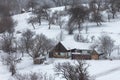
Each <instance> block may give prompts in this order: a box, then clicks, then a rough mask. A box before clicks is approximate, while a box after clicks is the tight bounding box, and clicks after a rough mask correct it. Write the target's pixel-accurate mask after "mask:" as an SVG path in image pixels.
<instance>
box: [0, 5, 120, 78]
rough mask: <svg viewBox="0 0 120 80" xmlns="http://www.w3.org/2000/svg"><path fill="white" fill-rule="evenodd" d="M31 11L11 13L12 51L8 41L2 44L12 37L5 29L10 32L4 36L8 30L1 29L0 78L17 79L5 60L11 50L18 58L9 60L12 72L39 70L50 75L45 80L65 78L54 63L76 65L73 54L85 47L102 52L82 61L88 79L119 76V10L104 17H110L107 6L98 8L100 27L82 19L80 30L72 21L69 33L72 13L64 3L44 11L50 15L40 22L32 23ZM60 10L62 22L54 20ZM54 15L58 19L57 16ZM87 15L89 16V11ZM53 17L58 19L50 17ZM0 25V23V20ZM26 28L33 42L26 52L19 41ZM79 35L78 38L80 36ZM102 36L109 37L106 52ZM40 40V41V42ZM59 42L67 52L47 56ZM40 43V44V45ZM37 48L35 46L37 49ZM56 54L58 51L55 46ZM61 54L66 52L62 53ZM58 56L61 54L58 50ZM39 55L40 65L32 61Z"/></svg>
mask: <svg viewBox="0 0 120 80" xmlns="http://www.w3.org/2000/svg"><path fill="white" fill-rule="evenodd" d="M83 5H84V7H87V6H88V4H83ZM96 5H97V4H96ZM0 7H1V6H0ZM97 7H98V6H97ZM30 8H31V7H30ZM67 8H69V6H67ZM88 8H89V7H88ZM32 10H34V9H29V11H27V10H26V11H24V12H22V13H19V14H14V15H12V16H11V17H12V19H13V20H14V21H16V24H15V27H14V32H13V34H12V37H13V44H12V47H14V48H13V50H12V51H9V47H8V45H9V44H8V45H7V46H6V45H5V44H4V40H5V39H7V37H8V36H9V39H11V38H10V37H11V35H9V34H10V33H9V31H8V33H9V34H8V35H7V36H5V35H6V33H7V31H5V32H3V33H2V32H0V43H1V44H0V80H19V79H15V75H14V74H13V75H11V71H10V70H9V68H10V69H11V68H12V67H11V66H10V65H9V63H12V62H10V61H7V58H10V59H9V60H12V58H11V55H10V53H13V54H12V55H13V56H14V60H16V59H18V60H17V62H15V61H14V62H13V63H12V64H15V74H21V75H23V76H24V75H28V74H30V73H39V74H43V75H45V76H50V77H51V79H48V80H52V78H54V80H66V79H65V78H64V77H63V76H62V74H60V75H57V74H58V73H61V72H56V68H55V66H56V64H60V63H61V64H62V63H67V62H69V63H71V64H75V63H76V61H77V60H78V58H76V57H75V58H76V59H73V58H72V57H71V56H72V53H73V54H74V53H75V54H79V52H80V54H81V53H82V52H81V50H83V51H84V50H87V48H89V50H88V51H91V52H92V50H93V51H95V52H96V53H98V54H97V55H99V56H101V55H104V56H102V57H98V58H97V59H96V58H90V59H87V58H86V60H84V61H85V62H86V63H87V64H88V66H89V67H88V68H87V71H88V74H89V76H90V79H89V80H119V79H120V76H119V74H120V12H119V11H118V12H116V14H115V18H114V19H113V18H111V19H107V18H108V16H109V15H108V12H107V9H106V10H101V11H100V12H101V13H100V14H102V17H103V20H104V21H102V22H101V24H100V25H99V26H98V25H97V24H96V22H94V21H93V22H92V21H88V20H85V21H83V23H80V24H81V25H80V26H82V27H81V30H80V31H79V24H77V23H76V22H75V23H73V24H72V27H73V26H75V29H74V30H73V34H69V31H68V23H69V20H70V18H71V14H69V13H66V12H67V9H66V5H65V6H63V5H62V6H60V7H59V6H58V7H53V8H47V9H46V12H47V14H48V15H49V17H47V18H48V19H46V17H44V18H42V19H41V21H40V22H39V23H38V22H35V21H33V23H32V19H34V17H36V14H37V13H35V12H32ZM44 11H45V10H43V12H44ZM38 12H39V10H38ZM62 12H63V13H62ZM60 13H61V14H62V16H61V17H60V20H62V23H61V24H60V22H57V20H58V21H59V17H58V15H59V14H60ZM0 14H1V13H0ZM57 14H58V15H57ZM111 14H112V13H111ZM44 15H45V13H44ZM44 15H43V16H44ZM56 15H57V17H58V18H56ZM76 15H77V14H76ZM37 16H38V15H37ZM51 16H52V18H51ZM53 16H54V17H53ZM88 16H89V17H92V16H91V15H90V14H89V15H88ZM53 18H55V19H57V20H53ZM85 19H86V18H85ZM30 20H31V22H30ZM1 21H2V18H1V15H0V22H1ZM51 21H52V22H51ZM71 23H72V22H71ZM70 26H71V25H70ZM76 26H78V29H77V28H76ZM0 27H1V23H0ZM69 28H70V27H69ZM0 29H2V28H0ZM27 30H29V31H31V32H30V33H28V36H29V35H30V36H29V37H31V36H32V37H31V38H30V39H31V41H30V43H32V44H31V45H32V47H30V50H28V51H27V50H26V51H25V49H26V48H25V47H23V45H24V43H23V44H22V42H23V40H24V39H25V38H24V39H23V37H24V36H25V34H23V33H25V32H26V31H27ZM13 35H14V36H13ZM41 36H42V37H41ZM80 36H81V37H80ZM78 37H80V39H79V38H78ZM103 37H105V38H107V39H108V44H109V42H110V44H111V45H109V47H108V46H107V47H108V52H106V54H105V51H104V50H105V48H103V47H105V46H106V45H104V44H105V43H104V42H103V43H102V38H103ZM42 38H43V40H42ZM105 38H104V39H105ZM104 39H103V41H104ZM81 40H82V41H81ZM11 41H12V39H11ZM40 41H41V43H39V42H40ZM45 41H46V42H45ZM100 41H101V42H100ZM45 43H46V44H45ZM59 43H61V44H62V46H63V48H66V50H67V51H66V52H65V50H63V52H61V53H62V54H61V55H62V57H59V56H57V57H56V56H54V54H53V55H52V57H50V54H51V53H52V51H53V52H54V49H56V46H57V45H58V44H59ZM3 44H4V45H5V47H8V48H6V49H7V50H8V52H6V51H5V49H4V48H5V47H3ZM6 44H7V43H6ZM64 44H65V45H64ZM106 44H107V42H106ZM21 45H22V46H21ZM39 45H41V46H42V48H41V46H39ZM89 45H90V46H89ZM101 45H103V46H102V48H103V49H102V50H101V47H100V46H101ZM46 46H47V47H46ZM88 46H89V47H88ZM111 46H112V47H111ZM36 47H37V48H38V51H37V48H36ZM79 47H80V48H79ZM86 47H87V48H86ZM61 49H62V48H61ZM61 51H62V50H61ZM9 52H10V53H9ZM55 53H57V49H56V52H55ZM64 53H67V54H65V55H63V54H64ZM68 53H70V54H71V55H70V56H69V54H68ZM84 53H85V52H84ZM14 54H15V55H14ZM16 54H17V55H16ZM34 54H38V55H37V58H36V55H34ZM85 54H86V53H85ZM91 54H92V53H91ZM41 55H42V56H41ZM58 55H60V53H59V52H58ZM66 55H67V57H66ZM95 55H96V54H95ZM13 56H12V57H13ZM63 56H65V57H63ZM68 56H69V57H68ZM39 58H40V59H41V60H42V59H43V60H44V58H45V60H44V61H43V62H41V63H39V64H35V63H36V62H37V61H36V62H35V60H37V59H39ZM82 59H83V58H82ZM94 59H96V60H94ZM4 61H6V62H4ZM43 75H42V76H43ZM19 77H21V76H19ZM20 80H22V79H20ZM24 80H26V79H24ZM35 80H38V79H35ZM41 80H44V79H41ZM45 80H47V79H45Z"/></svg>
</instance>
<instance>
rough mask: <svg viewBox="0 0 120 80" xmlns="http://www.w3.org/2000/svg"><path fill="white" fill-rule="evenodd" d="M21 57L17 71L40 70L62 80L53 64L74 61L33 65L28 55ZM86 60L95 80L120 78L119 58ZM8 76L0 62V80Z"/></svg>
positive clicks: (50, 61) (4, 79)
mask: <svg viewBox="0 0 120 80" xmlns="http://www.w3.org/2000/svg"><path fill="white" fill-rule="evenodd" d="M22 59H23V60H22V61H21V63H19V64H18V65H17V72H18V73H21V74H26V73H31V72H36V73H41V72H42V73H43V74H44V73H47V75H50V76H54V77H55V80H64V79H63V78H62V77H59V76H57V75H55V71H54V65H55V64H56V63H59V62H60V63H63V62H71V63H74V62H75V61H74V60H68V59H49V64H41V65H33V64H32V59H31V58H30V57H28V56H25V57H23V58H22ZM86 62H87V63H88V64H89V65H90V66H89V68H88V71H89V74H90V76H92V77H95V79H96V80H119V79H120V76H119V74H120V60H112V61H111V60H88V61H86ZM10 78H11V74H10V73H9V71H8V69H7V67H6V66H4V65H3V64H2V63H1V62H0V80H8V79H10Z"/></svg>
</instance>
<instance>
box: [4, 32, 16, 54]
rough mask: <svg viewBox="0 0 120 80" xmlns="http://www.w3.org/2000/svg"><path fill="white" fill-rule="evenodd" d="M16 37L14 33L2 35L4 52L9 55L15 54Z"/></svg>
mask: <svg viewBox="0 0 120 80" xmlns="http://www.w3.org/2000/svg"><path fill="white" fill-rule="evenodd" d="M13 41H14V35H13V33H8V32H6V33H4V34H3V35H2V50H3V51H4V52H6V53H8V54H10V53H12V52H14V48H13Z"/></svg>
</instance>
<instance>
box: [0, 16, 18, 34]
mask: <svg viewBox="0 0 120 80" xmlns="http://www.w3.org/2000/svg"><path fill="white" fill-rule="evenodd" d="M16 24H17V22H16V21H14V20H13V19H12V18H11V17H3V18H1V20H0V33H3V32H5V31H7V32H13V31H14V27H15V25H16Z"/></svg>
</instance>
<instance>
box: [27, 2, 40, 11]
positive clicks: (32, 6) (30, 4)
mask: <svg viewBox="0 0 120 80" xmlns="http://www.w3.org/2000/svg"><path fill="white" fill-rule="evenodd" d="M37 5H38V3H37V1H36V0H29V2H28V4H27V8H28V9H29V8H32V12H33V11H34V9H35V8H36V6H37Z"/></svg>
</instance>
